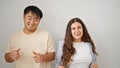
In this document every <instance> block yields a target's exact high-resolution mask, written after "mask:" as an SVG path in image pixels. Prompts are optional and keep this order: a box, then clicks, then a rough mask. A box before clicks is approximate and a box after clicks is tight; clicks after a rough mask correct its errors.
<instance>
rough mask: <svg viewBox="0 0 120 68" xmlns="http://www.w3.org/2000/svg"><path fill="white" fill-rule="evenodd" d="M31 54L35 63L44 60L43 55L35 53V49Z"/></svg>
mask: <svg viewBox="0 0 120 68" xmlns="http://www.w3.org/2000/svg"><path fill="white" fill-rule="evenodd" d="M33 54H34V56H33V58H34V61H35V62H36V63H40V62H43V61H44V56H43V55H42V54H39V53H36V52H35V51H33Z"/></svg>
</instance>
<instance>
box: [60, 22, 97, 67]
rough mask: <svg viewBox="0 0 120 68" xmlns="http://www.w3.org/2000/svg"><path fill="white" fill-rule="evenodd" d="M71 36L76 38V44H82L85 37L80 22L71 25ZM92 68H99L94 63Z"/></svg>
mask: <svg viewBox="0 0 120 68" xmlns="http://www.w3.org/2000/svg"><path fill="white" fill-rule="evenodd" d="M71 34H72V36H73V38H74V42H82V41H81V37H82V36H83V28H82V25H81V24H80V23H79V22H75V23H73V24H72V25H71ZM58 68H65V67H64V66H59V67H58ZM92 68H98V65H97V64H95V63H93V64H92Z"/></svg>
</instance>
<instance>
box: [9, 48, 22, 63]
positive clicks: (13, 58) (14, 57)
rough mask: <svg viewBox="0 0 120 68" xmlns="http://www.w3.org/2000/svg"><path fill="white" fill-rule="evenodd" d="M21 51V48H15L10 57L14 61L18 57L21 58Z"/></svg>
mask: <svg viewBox="0 0 120 68" xmlns="http://www.w3.org/2000/svg"><path fill="white" fill-rule="evenodd" d="M19 51H20V48H19V49H17V50H14V51H12V52H10V53H9V57H10V58H11V59H12V60H13V61H15V60H17V59H18V58H19Z"/></svg>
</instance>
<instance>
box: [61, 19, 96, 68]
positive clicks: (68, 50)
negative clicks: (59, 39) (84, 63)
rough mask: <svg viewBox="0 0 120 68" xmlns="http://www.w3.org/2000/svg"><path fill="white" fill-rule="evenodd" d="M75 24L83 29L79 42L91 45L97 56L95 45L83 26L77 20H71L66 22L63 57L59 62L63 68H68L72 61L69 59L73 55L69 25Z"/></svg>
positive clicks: (72, 39)
mask: <svg viewBox="0 0 120 68" xmlns="http://www.w3.org/2000/svg"><path fill="white" fill-rule="evenodd" d="M75 22H79V23H80V24H81V25H82V28H83V36H82V38H81V41H83V42H90V43H91V44H92V50H93V53H95V54H97V52H96V50H95V49H96V48H95V45H94V43H93V41H92V39H91V37H90V35H89V33H88V31H87V28H86V26H85V24H84V23H83V22H82V20H80V19H79V18H73V19H71V20H70V21H69V22H68V25H67V29H66V34H65V38H64V46H63V55H62V58H61V61H62V63H63V66H65V68H68V66H69V63H70V62H71V61H72V59H71V57H72V56H73V55H74V54H75V48H74V47H73V42H74V38H73V36H72V34H71V25H72V24H73V23H75Z"/></svg>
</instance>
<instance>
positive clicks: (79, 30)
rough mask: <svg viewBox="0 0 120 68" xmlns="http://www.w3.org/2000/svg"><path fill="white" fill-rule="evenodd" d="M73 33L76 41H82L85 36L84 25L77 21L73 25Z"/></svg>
mask: <svg viewBox="0 0 120 68" xmlns="http://www.w3.org/2000/svg"><path fill="white" fill-rule="evenodd" d="M71 33H72V36H73V38H74V41H75V42H81V37H82V36H83V27H82V25H81V24H80V23H79V22H75V23H73V24H72V25H71Z"/></svg>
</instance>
